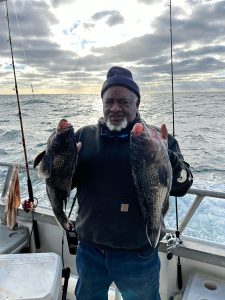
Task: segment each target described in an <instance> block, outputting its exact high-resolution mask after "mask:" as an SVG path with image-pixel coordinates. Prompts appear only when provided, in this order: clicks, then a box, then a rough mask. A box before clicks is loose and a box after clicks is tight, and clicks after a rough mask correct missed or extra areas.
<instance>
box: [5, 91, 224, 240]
mask: <svg viewBox="0 0 225 300" xmlns="http://www.w3.org/2000/svg"><path fill="white" fill-rule="evenodd" d="M224 100H225V93H222V92H221V93H206V92H204V93H203V92H199V93H197V92H195V93H190V92H189V93H176V94H175V114H174V117H175V136H176V138H177V140H178V142H179V145H180V148H181V151H182V153H183V156H184V158H185V160H186V161H187V162H188V163H189V164H190V166H191V170H192V172H193V175H194V184H193V187H195V188H200V189H207V190H213V191H219V192H225V155H224V154H225V139H224V136H225V109H224ZM20 107H21V112H22V119H23V126H24V133H25V142H26V150H27V156H28V160H29V165H30V174H31V180H32V186H33V191H34V196H35V197H37V198H38V200H39V205H40V206H50V205H49V201H48V198H47V195H46V191H45V183H44V180H43V179H41V178H39V177H38V176H37V172H36V171H34V170H33V168H32V161H33V158H34V157H35V156H36V155H37V154H38V153H40V152H41V151H42V150H44V149H45V147H46V141H47V138H48V136H49V135H50V134H51V132H52V129H53V128H55V127H56V126H57V124H58V122H59V120H60V119H61V118H67V119H68V120H69V121H70V122H72V123H73V125H74V128H75V130H76V129H78V128H79V127H81V126H84V125H87V124H95V123H96V122H97V120H98V118H99V117H101V116H102V103H101V99H100V97H99V96H98V95H35V96H33V95H21V96H20ZM140 113H141V116H142V118H143V119H145V120H146V122H147V123H149V124H152V125H156V126H160V124H162V123H166V124H167V127H168V129H169V132H171V133H172V130H173V123H172V120H173V117H172V116H173V114H172V102H171V95H169V94H166V93H161V94H160V93H158V94H145V95H143V96H142V100H141V106H140ZM0 162H14V163H15V162H17V163H22V164H24V150H23V145H22V139H21V129H20V122H19V115H18V107H17V100H16V96H15V95H10V96H0ZM5 174H6V168H2V167H1V168H0V191H1V189H2V186H3V178H4V176H5ZM20 177H21V179H20V183H21V194H22V199H27V198H28V194H27V187H26V173H25V170H24V169H22V170H21V174H20ZM193 200H194V196H191V195H186V196H184V197H182V198H178V211H179V219H181V218H182V217H183V216H184V214H185V212H186V211H187V209H188V207H189V206H190V205H191V203H192V202H193ZM174 203H175V200H174V198H173V197H171V199H170V210H169V212H168V214H167V216H166V224H167V226H168V227H169V228H171V229H175V224H176V222H175V208H174ZM69 205H70V203H69ZM69 205H68V206H69ZM224 216H225V200H222V199H212V198H206V199H205V200H204V201H203V202H202V204H201V205H200V206H199V208H198V210H197V213H196V215H194V217H193V219H192V220H191V222H190V224H189V225H188V227H187V229H185V231H184V233H185V234H187V235H191V236H194V237H198V238H203V239H209V240H213V241H215V242H219V243H223V244H225V232H224V228H225V218H224Z"/></svg>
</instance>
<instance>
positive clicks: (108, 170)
mask: <svg viewBox="0 0 225 300" xmlns="http://www.w3.org/2000/svg"><path fill="white" fill-rule="evenodd" d="M140 121H141V119H140V117H137V118H136V119H135V120H134V121H133V122H132V124H128V126H127V128H126V129H123V130H122V131H121V132H113V131H109V129H108V128H107V127H106V125H105V122H104V119H100V120H99V122H98V124H97V125H93V126H92V125H89V126H85V127H82V128H80V129H79V130H78V131H77V133H76V142H81V143H82V147H81V150H80V152H79V155H78V163H77V168H76V170H77V171H76V174H75V175H74V178H73V183H72V188H74V187H77V199H78V207H79V208H78V216H77V219H76V231H77V234H78V237H79V240H80V241H82V242H83V243H86V244H91V245H94V246H97V247H99V248H112V249H115V250H125V251H139V250H141V249H145V248H148V247H150V246H149V242H148V240H147V236H146V231H145V224H144V222H143V220H142V217H141V211H140V207H139V204H138V198H137V191H136V187H135V185H134V182H133V178H132V172H131V163H130V147H129V138H130V131H131V129H132V127H133V125H134V124H135V123H137V122H140ZM168 152H169V157H170V161H171V165H172V169H173V183H172V189H171V192H170V195H173V196H183V195H184V194H185V193H186V192H187V190H188V189H189V188H190V186H191V184H192V174H191V171H190V169H189V165H188V164H187V163H186V162H184V160H183V156H182V154H181V151H180V148H179V145H178V143H177V141H176V139H175V138H173V137H172V136H171V135H169V138H168ZM182 170H183V172H181V171H182ZM181 174H186V177H185V178H184V179H183V180H178V178H180V176H181ZM177 180H178V181H177ZM167 204H168V201H167ZM124 205H125V206H124ZM126 205H128V206H129V209H128V211H127V209H126V207H128V206H126ZM122 207H123V208H125V209H121V208H122ZM167 209H168V205H165V207H164V211H163V212H162V218H161V222H162V226H161V228H162V231H161V238H162V237H163V236H164V235H165V225H164V221H163V216H164V214H165V213H166V211H167Z"/></svg>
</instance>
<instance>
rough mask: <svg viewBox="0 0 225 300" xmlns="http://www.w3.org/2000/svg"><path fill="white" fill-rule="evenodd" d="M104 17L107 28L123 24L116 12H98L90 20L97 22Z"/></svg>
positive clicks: (122, 19)
mask: <svg viewBox="0 0 225 300" xmlns="http://www.w3.org/2000/svg"><path fill="white" fill-rule="evenodd" d="M105 17H107V20H106V24H108V25H109V26H115V25H118V24H123V23H124V18H123V16H122V15H121V14H120V12H119V11H117V10H104V11H100V12H97V13H96V14H94V15H93V16H92V17H91V18H92V20H94V21H98V20H101V19H103V18H105Z"/></svg>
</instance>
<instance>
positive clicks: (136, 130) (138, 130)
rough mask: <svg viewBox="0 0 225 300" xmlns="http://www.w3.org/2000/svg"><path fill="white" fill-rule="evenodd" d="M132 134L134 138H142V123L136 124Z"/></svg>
mask: <svg viewBox="0 0 225 300" xmlns="http://www.w3.org/2000/svg"><path fill="white" fill-rule="evenodd" d="M131 132H132V134H133V136H134V137H138V136H141V135H142V134H143V133H144V126H143V124H142V123H136V124H134V126H133V128H132V130H131Z"/></svg>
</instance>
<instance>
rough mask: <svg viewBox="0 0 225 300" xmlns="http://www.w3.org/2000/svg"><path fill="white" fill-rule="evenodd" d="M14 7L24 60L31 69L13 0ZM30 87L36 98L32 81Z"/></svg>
mask: <svg viewBox="0 0 225 300" xmlns="http://www.w3.org/2000/svg"><path fill="white" fill-rule="evenodd" d="M13 7H14V12H15V17H16V23H17V27H18V31H19V38H20V43H21V47H22V50H23V56H24V60H25V63H26V65H27V66H28V67H29V66H30V64H29V62H28V59H27V56H26V51H25V47H24V43H23V40H22V34H21V30H20V24H19V19H18V14H17V10H16V4H15V1H14V0H13ZM30 86H31V91H32V95H33V98H34V88H33V84H32V82H31V81H30Z"/></svg>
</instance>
